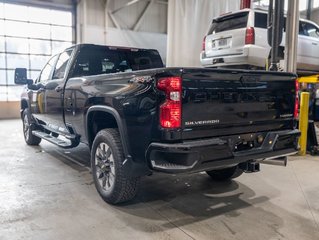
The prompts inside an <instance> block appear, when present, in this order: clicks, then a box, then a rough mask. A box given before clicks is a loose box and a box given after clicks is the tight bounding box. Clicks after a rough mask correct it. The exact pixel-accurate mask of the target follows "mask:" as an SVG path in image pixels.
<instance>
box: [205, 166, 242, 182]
mask: <svg viewBox="0 0 319 240" xmlns="http://www.w3.org/2000/svg"><path fill="white" fill-rule="evenodd" d="M243 172H244V171H243V170H242V169H240V168H239V167H238V165H237V166H234V167H230V168H224V169H218V170H211V171H206V173H207V174H208V175H209V176H210V177H211V178H212V179H213V180H215V181H227V180H230V179H233V178H237V177H239V176H240V175H242V174H243Z"/></svg>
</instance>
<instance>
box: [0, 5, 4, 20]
mask: <svg viewBox="0 0 319 240" xmlns="http://www.w3.org/2000/svg"><path fill="white" fill-rule="evenodd" d="M3 8H4V7H3V3H0V18H3V17H4V11H3Z"/></svg>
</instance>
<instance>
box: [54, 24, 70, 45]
mask: <svg viewBox="0 0 319 240" xmlns="http://www.w3.org/2000/svg"><path fill="white" fill-rule="evenodd" d="M52 39H54V40H64V41H70V42H71V41H72V28H70V27H60V26H52Z"/></svg>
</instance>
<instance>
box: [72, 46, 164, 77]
mask: <svg viewBox="0 0 319 240" xmlns="http://www.w3.org/2000/svg"><path fill="white" fill-rule="evenodd" d="M161 67H163V62H162V59H161V57H160V55H159V53H158V52H157V51H156V50H130V49H119V48H117V49H116V48H114V49H109V48H108V47H97V46H92V47H90V46H88V47H84V48H82V49H81V50H80V53H79V55H78V57H77V60H76V63H75V68H74V70H73V74H72V77H80V76H89V75H98V74H106V73H116V72H131V71H136V70H144V69H152V68H161Z"/></svg>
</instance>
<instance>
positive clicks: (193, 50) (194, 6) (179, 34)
mask: <svg viewBox="0 0 319 240" xmlns="http://www.w3.org/2000/svg"><path fill="white" fill-rule="evenodd" d="M239 8H240V0H223V1H221V0H169V2H168V29H167V30H168V44H167V66H200V61H199V54H200V52H201V48H202V40H203V37H204V36H205V34H206V33H207V31H208V27H209V25H210V23H211V21H212V19H213V18H214V17H217V16H219V15H220V14H222V13H225V12H230V11H234V10H239Z"/></svg>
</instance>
